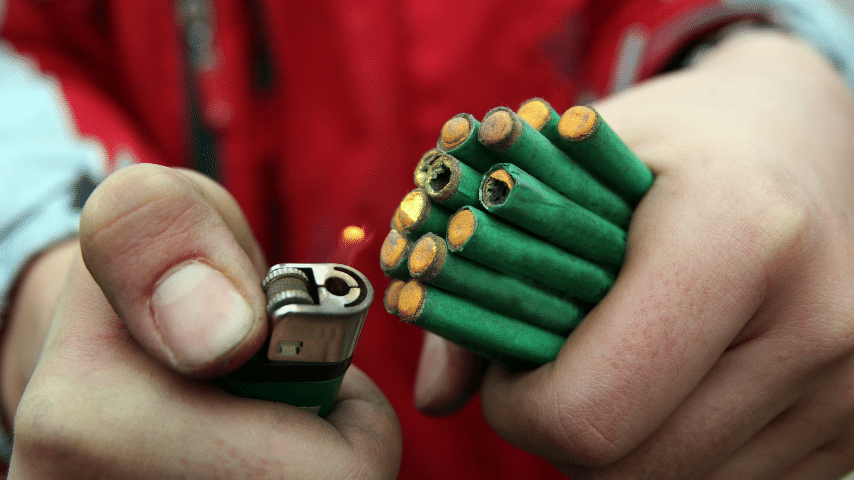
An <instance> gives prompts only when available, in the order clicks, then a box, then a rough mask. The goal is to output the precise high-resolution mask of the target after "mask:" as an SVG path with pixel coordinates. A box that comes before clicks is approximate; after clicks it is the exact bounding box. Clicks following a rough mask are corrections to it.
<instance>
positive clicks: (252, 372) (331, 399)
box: [219, 263, 374, 416]
mask: <svg viewBox="0 0 854 480" xmlns="http://www.w3.org/2000/svg"><path fill="white" fill-rule="evenodd" d="M263 286H264V291H265V292H266V293H267V315H268V318H269V320H270V334H269V338H268V340H267V342H266V343H265V344H264V346H263V347H262V348H261V350H260V351H259V352H258V353H257V354H256V355H255V357H253V358H252V359H251V360H250V361H249V362H247V363H246V364H245V365H244V366H242V367H241V368H239V369H237V370H236V371H234V372H232V373H231V374H229V375H227V376H226V377H224V378H222V379H220V380H219V385H220V386H221V387H222V388H224V389H225V390H227V391H229V392H231V393H234V394H235V395H240V396H243V397H250V398H258V399H262V400H272V401H277V402H283V403H287V404H290V405H295V406H297V407H301V408H304V409H306V410H310V411H312V412H314V413H317V414H319V415H321V416H325V415H326V414H327V413H329V411H330V410H332V407H333V405H334V404H335V397H336V395H337V393H338V389H339V387H340V386H341V381H342V380H343V379H344V373H345V372H346V371H347V367H349V366H350V361H351V359H352V358H353V352H354V350H355V348H356V343H357V342H358V340H359V334H360V333H361V331H362V325H364V322H365V317H366V316H367V314H368V308H369V307H370V306H371V303H372V301H373V298H374V291H373V288H371V284H370V282H368V279H367V278H365V276H364V275H362V274H361V273H360V272H358V271H357V270H355V269H353V268H351V267H348V266H345V265H339V264H335V263H320V264H308V263H282V264H278V265H274V266H273V267H271V268H270V270H269V272H268V273H267V276H266V278H265V279H264V283H263Z"/></svg>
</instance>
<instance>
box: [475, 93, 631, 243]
mask: <svg viewBox="0 0 854 480" xmlns="http://www.w3.org/2000/svg"><path fill="white" fill-rule="evenodd" d="M478 138H479V140H480V141H481V143H483V144H484V145H486V146H487V147H488V148H489V149H491V150H492V151H494V152H496V154H497V155H498V156H499V157H500V158H501V159H502V161H504V162H508V163H513V164H515V165H518V166H519V167H521V168H523V169H524V170H525V171H526V172H528V173H530V174H531V175H533V176H534V177H536V178H539V179H540V180H541V181H543V182H544V183H546V184H547V185H548V186H550V187H552V188H553V189H555V190H557V191H558V192H560V193H561V194H563V195H564V196H565V197H566V198H568V199H570V200H572V201H573V202H575V203H577V204H579V205H581V206H582V207H584V208H586V209H588V210H590V211H591V212H593V213H595V214H597V215H599V216H600V217H602V218H604V219H606V220H608V221H609V222H612V223H614V224H616V225H618V226H620V227H623V228H625V227H626V226H628V224H629V220H630V219H631V217H632V208H631V207H630V206H629V205H628V204H627V203H626V201H625V200H623V199H622V198H621V197H620V196H619V195H617V194H616V193H614V192H613V191H612V190H610V189H609V188H607V187H605V186H604V185H603V184H602V183H601V182H599V180H597V179H596V178H594V177H593V175H591V174H590V173H589V172H587V171H586V170H584V169H583V168H581V167H580V166H579V165H578V164H577V163H575V162H573V161H572V160H571V159H570V158H569V156H567V154H566V153H564V152H563V151H561V149H559V148H558V147H557V146H555V145H554V144H553V143H552V142H550V141H549V140H548V139H547V138H546V137H544V136H543V135H542V134H541V133H540V132H538V131H536V130H534V128H533V127H531V126H530V125H529V124H528V122H525V121H524V120H522V119H521V118H519V116H518V115H516V113H515V112H513V111H512V110H510V109H509V108H506V107H497V108H493V109H492V110H490V111H489V112H488V113H487V114H486V117H485V118H484V119H483V123H482V124H481V127H480V133H479V137H478Z"/></svg>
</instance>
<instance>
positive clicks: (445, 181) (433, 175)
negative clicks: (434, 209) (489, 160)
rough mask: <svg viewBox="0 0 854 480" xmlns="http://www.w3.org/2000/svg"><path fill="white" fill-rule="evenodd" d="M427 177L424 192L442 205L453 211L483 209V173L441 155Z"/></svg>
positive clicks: (448, 156)
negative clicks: (481, 195)
mask: <svg viewBox="0 0 854 480" xmlns="http://www.w3.org/2000/svg"><path fill="white" fill-rule="evenodd" d="M425 177H426V178H425V182H424V185H423V187H424V190H426V191H427V195H429V196H430V198H431V199H433V201H435V202H437V203H439V204H440V205H442V206H444V207H447V208H449V209H450V210H452V211H456V210H458V209H460V208H462V207H465V206H471V207H477V208H481V206H480V205H481V204H480V199H479V194H478V190H479V188H480V183H481V178H482V177H483V173H482V172H478V171H477V170H475V169H473V168H471V167H470V166H468V165H467V164H465V163H463V162H461V161H459V160H458V159H456V158H455V157H453V156H451V155H448V154H441V155H439V156H438V157H437V158H436V159H435V161H433V162H432V163H431V164H430V168H429V169H428V171H427V173H426V175H425Z"/></svg>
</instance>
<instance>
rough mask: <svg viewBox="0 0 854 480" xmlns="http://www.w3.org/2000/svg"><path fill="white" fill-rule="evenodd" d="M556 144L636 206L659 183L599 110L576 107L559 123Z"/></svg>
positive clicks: (564, 115) (567, 112)
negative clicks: (558, 136)
mask: <svg viewBox="0 0 854 480" xmlns="http://www.w3.org/2000/svg"><path fill="white" fill-rule="evenodd" d="M558 133H559V135H560V140H556V141H555V143H556V145H557V146H558V147H559V148H560V149H561V150H563V151H564V152H566V153H567V154H569V156H571V157H572V158H573V159H574V160H575V161H576V162H578V163H579V164H580V165H582V166H583V167H584V168H586V169H588V170H589V171H591V172H592V173H593V174H594V175H596V176H598V177H599V178H601V179H602V180H603V181H604V182H605V183H606V184H608V185H609V186H610V187H611V188H613V189H614V190H615V191H616V192H617V193H619V194H620V195H621V196H622V197H623V198H624V199H625V200H626V201H627V202H628V203H629V204H630V205H632V206H635V205H637V203H638V202H639V201H640V199H641V198H642V197H643V196H644V195H645V194H646V192H647V191H648V190H649V189H650V187H651V186H652V182H653V181H654V180H655V178H654V176H653V174H652V171H651V170H650V169H649V168H648V167H647V166H646V165H644V163H643V162H642V161H641V160H640V159H639V158H638V157H637V155H635V154H634V152H632V151H631V149H630V148H629V147H628V146H627V145H626V144H625V143H623V141H622V140H621V139H620V137H618V136H617V134H616V133H614V131H613V130H612V129H611V127H610V126H609V125H608V124H607V123H605V120H603V119H602V116H601V115H599V113H598V112H596V110H594V109H593V108H591V107H587V106H575V107H572V108H570V109H569V110H567V111H566V112H564V114H563V115H562V116H561V118H560V121H559V123H558Z"/></svg>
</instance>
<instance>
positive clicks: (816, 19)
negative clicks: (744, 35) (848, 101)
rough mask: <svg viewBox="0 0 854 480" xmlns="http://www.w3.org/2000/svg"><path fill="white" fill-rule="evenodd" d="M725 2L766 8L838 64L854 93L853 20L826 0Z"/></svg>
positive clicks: (776, 21)
mask: <svg viewBox="0 0 854 480" xmlns="http://www.w3.org/2000/svg"><path fill="white" fill-rule="evenodd" d="M723 3H724V4H726V5H729V6H732V7H735V8H739V9H746V10H751V11H755V10H757V9H763V10H766V11H767V12H768V17H769V19H770V20H771V21H772V23H774V24H775V25H777V26H779V27H782V28H784V29H786V30H788V31H789V32H791V33H793V34H794V35H796V36H798V37H800V38H801V39H803V40H805V41H806V42H808V43H810V44H812V45H813V46H814V47H816V48H817V49H818V50H819V51H821V52H822V53H824V55H825V56H826V57H827V58H828V59H829V60H830V61H832V62H833V63H834V64H836V67H837V68H838V69H839V71H840V73H841V74H842V76H843V77H844V78H845V81H846V83H847V84H848V91H849V92H852V94H854V23H852V19H851V17H850V16H849V15H848V14H847V13H846V12H843V11H842V10H840V8H839V7H838V6H837V5H836V4H834V3H833V2H830V1H827V0H724V2H723Z"/></svg>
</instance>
